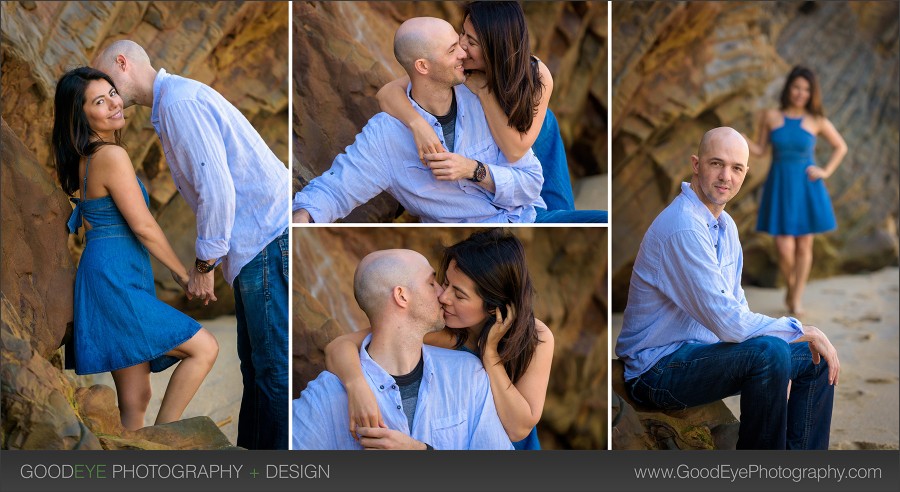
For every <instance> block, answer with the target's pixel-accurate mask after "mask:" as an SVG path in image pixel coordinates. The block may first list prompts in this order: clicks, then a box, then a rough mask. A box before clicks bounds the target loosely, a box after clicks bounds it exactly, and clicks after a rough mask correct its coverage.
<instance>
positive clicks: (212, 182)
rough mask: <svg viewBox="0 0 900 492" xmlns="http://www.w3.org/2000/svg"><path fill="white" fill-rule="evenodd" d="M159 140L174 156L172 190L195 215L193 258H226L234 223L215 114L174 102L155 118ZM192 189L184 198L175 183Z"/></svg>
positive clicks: (232, 196) (232, 193)
mask: <svg viewBox="0 0 900 492" xmlns="http://www.w3.org/2000/svg"><path fill="white" fill-rule="evenodd" d="M160 122H161V125H162V128H163V130H164V132H163V134H164V135H167V136H170V138H171V140H170V145H169V148H170V149H171V152H173V153H174V154H175V155H173V156H171V157H172V158H168V156H167V162H168V164H169V167H170V169H171V170H172V175H173V179H174V180H175V184H176V186H178V187H179V190H180V191H182V196H184V198H185V200H188V201H189V202H193V203H191V205H192V208H194V209H195V210H196V215H197V243H196V247H195V250H196V254H197V258H200V259H203V260H208V259H214V258H222V257H224V256H225V255H227V254H228V250H229V243H230V241H231V232H232V228H233V227H234V217H235V203H236V200H235V189H234V182H233V181H232V177H231V172H230V170H229V168H228V156H227V154H226V151H225V144H224V141H223V138H222V130H221V128H220V122H219V120H218V118H217V116H216V114H215V113H214V112H213V111H211V110H210V108H208V107H207V106H206V104H204V103H203V102H201V101H198V100H182V101H176V102H174V103H172V104H170V105H168V106H167V107H166V108H165V111H164V112H161V113H160ZM183 179H186V180H187V181H188V182H190V183H192V185H193V189H192V190H191V191H190V192H185V191H186V190H183V189H182V184H183V183H181V180H183Z"/></svg>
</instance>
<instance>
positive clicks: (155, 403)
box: [94, 316, 243, 444]
mask: <svg viewBox="0 0 900 492" xmlns="http://www.w3.org/2000/svg"><path fill="white" fill-rule="evenodd" d="M200 323H201V324H203V327H204V328H206V329H207V330H209V331H210V332H211V333H212V334H213V335H215V337H216V340H218V342H219V357H218V358H217V359H216V364H215V365H214V366H213V368H212V371H211V372H210V373H209V376H207V377H206V380H205V381H204V382H203V385H202V386H200V390H199V391H198V392H197V395H196V396H194V399H193V400H191V403H190V404H189V405H188V407H187V409H185V411H184V415H183V418H190V417H197V416H199V415H207V416H209V418H211V419H212V420H213V421H214V422H216V423H217V424H218V425H219V428H220V429H222V432H223V433H224V434H225V435H226V436H227V437H228V440H229V441H231V443H232V444H234V443H235V442H236V441H237V420H238V413H239V412H240V409H241V393H242V389H243V384H242V383H241V370H240V361H239V360H238V355H237V331H236V326H237V321H236V320H235V318H234V316H222V317H219V318H215V319H210V320H200ZM171 375H172V369H171V368H170V369H167V370H166V371H163V372H162V373H159V374H152V375H151V376H150V382H151V385H152V386H153V397H152V399H151V400H150V407H149V408H148V409H147V415H146V417H145V418H144V425H153V421H154V420H155V419H156V414H157V412H158V411H159V405H160V403H162V398H163V395H164V394H165V391H166V385H167V384H168V383H169V377H170V376H171ZM94 383H95V384H105V385H108V386H110V387H113V388H115V384H114V383H113V379H112V375H111V374H110V373H108V372H107V373H103V374H97V375H95V376H94Z"/></svg>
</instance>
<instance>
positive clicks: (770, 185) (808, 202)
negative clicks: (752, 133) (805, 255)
mask: <svg viewBox="0 0 900 492" xmlns="http://www.w3.org/2000/svg"><path fill="white" fill-rule="evenodd" d="M802 121H803V118H788V117H787V116H785V117H784V125H782V126H781V127H779V128H776V129H775V130H773V131H772V133H770V134H769V141H770V142H771V143H772V168H771V169H770V170H769V175H768V177H766V183H765V185H764V187H763V194H762V198H761V199H760V202H759V217H758V219H757V221H756V230H757V231H760V232H767V233H769V234H772V235H775V236H779V235H784V236H802V235H805V234H816V233H820V232H828V231H831V230H834V229H836V228H837V223H836V221H835V218H834V209H833V208H832V206H831V199H830V198H829V197H828V190H827V189H826V188H825V183H824V182H823V181H822V180H821V179H817V180H815V181H810V180H809V178H807V177H806V168H807V167H809V166H814V165H815V147H816V137H815V136H814V135H812V134H811V133H809V132H808V131H806V130H805V129H804V128H803V127H802V126H800V123H801V122H802Z"/></svg>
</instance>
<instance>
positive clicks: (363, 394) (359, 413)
mask: <svg viewBox="0 0 900 492" xmlns="http://www.w3.org/2000/svg"><path fill="white" fill-rule="evenodd" d="M347 400H348V403H349V407H350V408H349V413H350V435H351V436H353V439H356V440H357V441H359V440H360V437H361V436H360V435H359V433H358V429H360V428H376V427H377V428H387V425H385V424H384V419H382V417H381V411H380V410H379V409H378V402H377V401H376V400H375V395H374V394H373V393H372V389H371V388H369V386H368V385H367V384H362V385H361V386H359V387H356V386H353V385H348V386H347Z"/></svg>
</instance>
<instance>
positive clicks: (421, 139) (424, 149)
mask: <svg viewBox="0 0 900 492" xmlns="http://www.w3.org/2000/svg"><path fill="white" fill-rule="evenodd" d="M409 129H410V130H411V131H412V134H413V139H415V141H416V148H417V149H419V160H420V161H422V164H423V165H425V166H427V165H428V162H427V161H426V160H425V154H437V153H440V152H446V151H447V149H445V148H444V145H443V144H441V140H440V139H439V138H438V136H437V133H435V132H434V128H432V127H431V125H429V124H428V122H427V121H425V118H421V117H420V118H418V119H416V120H414V121H412V122H411V123H410V126H409Z"/></svg>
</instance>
